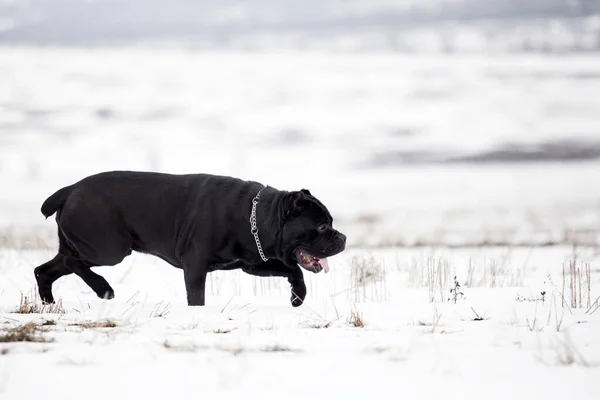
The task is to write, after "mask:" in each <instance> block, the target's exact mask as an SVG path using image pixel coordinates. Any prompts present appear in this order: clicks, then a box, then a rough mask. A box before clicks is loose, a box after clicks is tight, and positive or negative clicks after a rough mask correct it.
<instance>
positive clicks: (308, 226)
mask: <svg viewBox="0 0 600 400" xmlns="http://www.w3.org/2000/svg"><path fill="white" fill-rule="evenodd" d="M281 212H282V221H283V227H282V231H281V246H282V247H283V248H282V249H281V250H282V253H283V257H284V258H285V260H284V261H285V262H286V263H287V264H288V265H295V264H298V265H300V266H301V267H302V268H304V269H306V270H307V271H310V272H314V273H317V272H321V271H322V270H323V269H324V270H325V272H328V270H329V266H328V263H327V257H331V256H334V255H336V254H338V253H340V252H342V251H343V250H344V248H345V247H346V236H345V235H344V234H343V233H341V232H338V231H337V230H335V229H334V228H333V226H332V224H333V218H332V217H331V214H330V213H329V211H328V210H327V208H326V207H325V206H324V205H323V203H321V202H320V201H319V200H318V199H317V198H315V197H314V196H313V195H312V194H311V193H310V192H309V191H308V190H306V189H302V190H300V191H297V192H290V193H287V194H285V196H284V197H283V200H282V203H281Z"/></svg>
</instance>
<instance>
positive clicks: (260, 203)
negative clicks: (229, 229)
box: [248, 186, 281, 261]
mask: <svg viewBox="0 0 600 400" xmlns="http://www.w3.org/2000/svg"><path fill="white" fill-rule="evenodd" d="M259 191H260V196H259V198H258V199H257V204H256V215H255V218H256V228H257V236H258V240H256V239H254V240H253V241H255V242H256V243H255V244H254V253H255V254H256V255H257V256H258V257H257V258H258V260H259V261H265V260H264V259H262V257H261V256H260V254H259V247H260V248H262V251H263V254H264V256H265V258H267V259H268V258H276V257H277V255H278V254H277V251H276V250H275V249H276V248H277V243H278V241H279V239H278V237H277V236H278V235H279V232H280V227H279V224H280V221H279V220H278V219H277V218H275V219H274V218H273V217H274V216H273V210H279V204H278V203H279V201H280V197H281V196H280V191H279V190H277V189H275V188H272V187H270V186H264V187H262V188H259V189H257V190H256V192H255V193H254V194H253V200H254V199H256V195H257V194H258V193H259ZM250 206H252V203H251V204H250ZM250 214H252V209H251V211H250ZM251 229H252V226H251V224H250V226H249V227H248V230H251ZM251 233H252V232H251ZM252 236H254V235H252Z"/></svg>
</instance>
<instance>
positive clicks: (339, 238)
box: [336, 233, 346, 249]
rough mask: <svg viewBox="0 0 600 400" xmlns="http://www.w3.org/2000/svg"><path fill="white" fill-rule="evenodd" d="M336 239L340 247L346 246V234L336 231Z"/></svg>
mask: <svg viewBox="0 0 600 400" xmlns="http://www.w3.org/2000/svg"><path fill="white" fill-rule="evenodd" d="M336 241H337V242H338V243H339V246H340V247H341V248H342V249H344V248H346V235H344V234H343V233H338V234H337V236H336Z"/></svg>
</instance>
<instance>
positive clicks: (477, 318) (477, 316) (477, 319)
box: [471, 307, 485, 321]
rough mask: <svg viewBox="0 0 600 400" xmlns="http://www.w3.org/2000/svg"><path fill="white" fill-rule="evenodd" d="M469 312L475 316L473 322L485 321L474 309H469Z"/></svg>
mask: <svg viewBox="0 0 600 400" xmlns="http://www.w3.org/2000/svg"><path fill="white" fill-rule="evenodd" d="M471 310H472V311H473V313H474V314H475V318H473V321H483V320H485V315H484V316H483V317H482V316H480V315H479V314H478V313H477V311H475V309H474V308H473V307H471Z"/></svg>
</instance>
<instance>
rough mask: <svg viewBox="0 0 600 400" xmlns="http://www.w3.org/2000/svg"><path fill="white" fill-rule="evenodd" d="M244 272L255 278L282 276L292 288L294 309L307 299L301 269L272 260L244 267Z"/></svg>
mask: <svg viewBox="0 0 600 400" xmlns="http://www.w3.org/2000/svg"><path fill="white" fill-rule="evenodd" d="M242 270H243V271H244V272H246V273H248V274H250V275H255V276H265V277H266V276H281V277H284V278H287V280H288V282H289V283H290V285H291V286H292V297H291V299H290V301H291V303H292V306H293V307H298V306H301V305H302V303H303V302H304V299H305V298H306V284H305V283H304V275H302V270H301V269H300V267H298V266H295V267H288V266H287V265H285V264H284V263H283V262H282V261H279V260H274V259H270V260H268V261H265V262H262V263H260V264H254V265H248V266H243V267H242Z"/></svg>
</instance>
